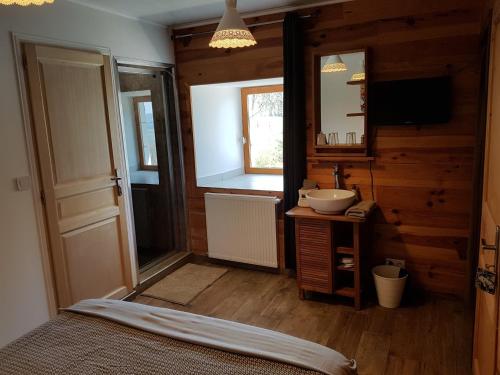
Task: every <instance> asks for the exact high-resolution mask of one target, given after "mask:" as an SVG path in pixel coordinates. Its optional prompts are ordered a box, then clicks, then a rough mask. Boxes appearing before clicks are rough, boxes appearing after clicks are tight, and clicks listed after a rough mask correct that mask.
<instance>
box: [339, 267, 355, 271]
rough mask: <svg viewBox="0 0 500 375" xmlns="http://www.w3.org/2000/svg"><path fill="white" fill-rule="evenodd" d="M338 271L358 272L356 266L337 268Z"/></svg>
mask: <svg viewBox="0 0 500 375" xmlns="http://www.w3.org/2000/svg"><path fill="white" fill-rule="evenodd" d="M337 270H339V271H347V272H354V271H356V266H353V267H346V266H337Z"/></svg>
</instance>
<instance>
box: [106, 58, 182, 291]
mask: <svg viewBox="0 0 500 375" xmlns="http://www.w3.org/2000/svg"><path fill="white" fill-rule="evenodd" d="M113 63H114V64H113V75H114V77H116V80H115V81H114V85H115V91H116V99H117V101H118V114H119V119H120V129H121V136H122V139H121V143H122V145H123V153H122V154H123V157H124V159H125V161H124V162H125V164H124V165H125V171H124V173H123V175H124V176H126V181H125V183H126V186H124V190H126V191H127V196H128V209H129V210H130V216H129V223H130V225H131V226H132V228H131V230H130V233H131V237H130V236H129V237H130V238H129V239H131V241H130V247H131V248H132V249H133V252H134V259H133V261H134V264H135V274H136V277H137V282H136V283H135V285H136V286H140V285H144V284H145V283H148V282H150V281H151V280H152V279H154V278H156V277H157V276H158V275H160V274H163V273H164V272H165V271H166V270H167V269H169V268H171V266H172V263H175V264H177V263H181V262H183V261H184V260H185V259H186V258H187V257H189V256H191V247H190V241H189V240H188V238H189V228H188V226H187V194H186V178H185V170H184V152H183V151H182V145H183V142H182V128H181V122H180V112H179V95H178V91H177V78H176V69H175V64H169V63H160V62H153V61H149V60H141V59H133V58H128V57H120V56H115V57H114V60H113ZM119 67H122V68H125V69H127V70H129V71H130V73H137V74H141V73H144V74H150V73H151V71H159V72H165V73H166V74H169V75H170V76H171V78H172V85H173V96H174V98H173V100H174V103H173V107H174V112H175V113H174V115H175V120H174V119H172V118H170V120H174V121H168V122H169V123H172V122H174V123H175V126H176V128H177V136H178V139H177V142H178V144H179V145H180V146H181V149H180V154H179V159H180V161H179V164H180V165H179V167H180V168H181V171H180V173H181V181H179V186H180V189H181V191H182V197H183V198H182V204H183V213H184V214H183V218H182V219H183V221H184V223H185V225H184V232H185V233H184V236H185V238H186V241H185V246H186V248H185V249H184V250H179V251H176V252H175V253H174V254H172V256H170V257H167V258H166V259H163V260H161V261H160V262H159V263H158V264H157V265H155V266H154V267H153V269H154V270H153V271H152V272H148V271H146V272H144V274H146V275H145V277H141V273H140V269H139V261H138V254H137V242H136V234H135V222H134V214H133V210H134V206H133V202H132V187H131V180H130V175H129V162H128V157H127V156H128V155H127V147H126V145H127V140H126V137H125V131H124V129H123V124H124V118H123V105H122V98H121V95H120V91H119V88H120V81H119V70H118V68H119ZM165 89H166V87H165ZM164 95H167V93H166V92H164ZM165 99H168V98H166V97H165ZM165 111H166V113H165V115H166V116H165V117H166V118H165V121H167V120H169V119H168V116H169V115H171V113H169V109H168V108H165ZM143 276H144V275H143Z"/></svg>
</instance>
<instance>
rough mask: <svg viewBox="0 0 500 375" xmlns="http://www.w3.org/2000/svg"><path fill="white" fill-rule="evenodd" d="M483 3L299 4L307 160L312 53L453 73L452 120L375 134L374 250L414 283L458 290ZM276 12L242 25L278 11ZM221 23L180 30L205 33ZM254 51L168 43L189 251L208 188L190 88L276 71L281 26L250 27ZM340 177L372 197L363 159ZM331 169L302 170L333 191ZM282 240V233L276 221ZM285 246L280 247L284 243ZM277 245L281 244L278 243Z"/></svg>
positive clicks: (378, 72) (462, 281) (416, 71)
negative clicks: (362, 54) (347, 53)
mask: <svg viewBox="0 0 500 375" xmlns="http://www.w3.org/2000/svg"><path fill="white" fill-rule="evenodd" d="M482 10H483V2H482V1H478V0H440V1H432V0H379V1H372V0H356V1H353V2H348V3H345V4H336V5H331V6H325V7H320V8H311V9H309V10H304V11H301V13H303V14H313V15H314V17H312V18H310V19H308V20H307V21H305V25H306V52H305V53H306V65H305V67H304V68H305V70H306V87H307V89H306V90H307V98H308V101H307V123H306V124H304V126H306V127H307V128H308V136H307V143H308V155H309V156H312V152H313V148H312V142H313V129H312V119H313V110H312V105H311V104H312V102H311V100H310V99H311V97H312V61H311V57H312V52H313V51H314V50H315V49H317V48H321V49H322V50H324V49H327V50H329V49H331V51H332V52H334V51H342V50H350V49H357V48H363V47H368V48H369V50H370V51H369V53H370V58H369V65H370V66H369V74H370V79H371V80H387V79H402V78H415V77H425V76H433V75H442V74H448V73H449V74H451V75H452V77H453V88H454V104H453V119H452V121H451V122H450V123H449V124H445V125H443V124H441V125H424V126H420V127H416V126H393V127H378V128H377V129H376V130H375V129H373V131H372V133H373V134H372V136H373V137H372V139H371V142H372V144H373V146H372V151H373V155H375V156H376V161H375V162H374V163H373V168H372V172H373V176H374V193H375V197H376V200H377V202H378V204H379V206H380V211H379V213H378V214H377V218H376V225H375V237H374V238H375V246H374V256H375V258H376V259H377V260H379V261H381V260H382V259H383V258H385V257H388V256H390V257H395V258H400V259H405V260H406V261H407V264H408V268H409V271H410V274H411V275H412V277H413V280H414V282H415V284H417V285H419V286H420V287H422V288H425V289H427V290H432V291H436V292H446V293H453V294H456V295H463V293H464V290H465V289H466V270H467V240H468V236H469V222H470V213H471V199H472V175H473V171H472V166H473V161H474V160H473V159H474V145H475V140H476V128H477V126H478V123H477V118H478V105H479V104H478V95H479V92H478V91H479V32H480V21H481V15H482ZM282 16H283V15H272V16H266V17H259V18H254V19H247V23H255V22H262V21H266V20H271V19H279V18H282ZM215 26H216V25H210V26H204V27H198V28H196V29H184V30H176V32H175V34H176V35H179V34H186V33H191V32H198V31H210V30H213V29H214V28H215ZM252 31H253V32H254V35H255V37H256V39H257V41H258V45H257V46H256V47H252V48H247V49H242V50H231V51H224V50H215V49H210V48H208V42H209V38H210V34H207V35H203V36H196V37H193V38H192V39H178V40H176V42H175V53H176V63H177V74H178V84H179V96H180V108H181V122H182V127H183V137H184V150H185V161H186V178H187V192H188V203H189V204H188V208H189V226H190V240H191V248H192V250H193V251H194V252H196V253H205V252H206V249H207V242H206V225H205V212H204V204H203V193H204V192H205V191H208V190H207V189H198V188H196V180H195V167H194V153H193V136H192V124H191V113H190V100H189V86H190V85H194V84H204V83H216V82H229V81H240V80H247V79H258V78H269V77H277V76H281V75H282V62H283V61H282V30H281V25H279V24H278V25H268V26H261V27H257V28H254V29H253V30H252ZM343 167H344V174H345V175H346V176H347V177H346V179H345V183H346V184H347V185H348V186H350V185H352V184H355V185H357V186H359V188H360V189H361V191H362V194H363V196H364V197H367V198H369V197H370V195H371V192H370V190H371V189H370V185H371V180H370V171H369V168H368V165H367V164H350V163H346V164H344V165H343ZM331 172H332V166H331V165H328V164H317V163H315V162H309V163H308V177H309V178H311V179H315V180H318V181H319V183H320V186H321V187H322V188H328V187H332V186H333V179H332V176H331ZM280 227H281V230H280V232H281V235H282V223H281V225H280ZM281 248H282V245H281ZM281 251H282V250H281Z"/></svg>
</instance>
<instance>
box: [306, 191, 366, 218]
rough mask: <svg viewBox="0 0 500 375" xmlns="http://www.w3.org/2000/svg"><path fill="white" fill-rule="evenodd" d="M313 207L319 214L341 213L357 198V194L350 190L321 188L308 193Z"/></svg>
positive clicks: (308, 199)
mask: <svg viewBox="0 0 500 375" xmlns="http://www.w3.org/2000/svg"><path fill="white" fill-rule="evenodd" d="M306 197H307V201H308V202H309V205H310V206H311V208H312V209H313V210H314V211H316V212H317V213H319V214H326V215H331V214H340V213H343V212H344V211H345V210H347V209H348V208H349V207H350V206H352V204H353V203H354V201H355V200H356V194H354V192H353V191H350V190H340V189H321V190H312V191H310V192H309V193H307V194H306Z"/></svg>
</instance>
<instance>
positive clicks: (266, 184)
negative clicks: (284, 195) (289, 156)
mask: <svg viewBox="0 0 500 375" xmlns="http://www.w3.org/2000/svg"><path fill="white" fill-rule="evenodd" d="M197 185H198V187H206V188H216V189H239V190H260V191H279V192H282V191H283V176H281V175H270V174H244V175H240V176H236V177H232V178H229V179H226V180H221V181H211V182H210V183H203V182H201V181H199V180H198V183H197Z"/></svg>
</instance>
